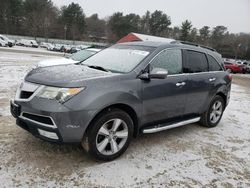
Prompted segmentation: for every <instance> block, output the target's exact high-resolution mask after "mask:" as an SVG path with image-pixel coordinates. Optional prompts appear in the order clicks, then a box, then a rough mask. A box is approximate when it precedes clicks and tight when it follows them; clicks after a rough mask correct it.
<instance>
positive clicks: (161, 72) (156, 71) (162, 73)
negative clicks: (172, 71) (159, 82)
mask: <svg viewBox="0 0 250 188" xmlns="http://www.w3.org/2000/svg"><path fill="white" fill-rule="evenodd" d="M167 76H168V71H167V70H166V69H162V68H153V70H152V71H151V72H150V73H149V78H152V79H165V78H167Z"/></svg>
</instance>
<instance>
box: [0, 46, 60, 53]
mask: <svg viewBox="0 0 250 188" xmlns="http://www.w3.org/2000/svg"><path fill="white" fill-rule="evenodd" d="M1 49H2V50H4V51H6V50H8V51H9V52H14V53H16V52H25V53H35V52H38V53H46V54H51V55H55V54H56V55H62V54H63V53H61V52H54V51H48V50H47V49H45V48H31V47H23V46H13V47H11V48H9V47H0V50H1Z"/></svg>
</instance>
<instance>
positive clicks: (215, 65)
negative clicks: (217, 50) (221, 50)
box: [207, 55, 223, 71]
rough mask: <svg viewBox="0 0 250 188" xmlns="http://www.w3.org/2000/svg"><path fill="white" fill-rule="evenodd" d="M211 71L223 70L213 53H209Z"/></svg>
mask: <svg viewBox="0 0 250 188" xmlns="http://www.w3.org/2000/svg"><path fill="white" fill-rule="evenodd" d="M207 59H208V65H209V71H222V70H223V69H222V67H221V66H220V65H219V63H218V61H216V59H215V58H213V57H212V56H211V55H207Z"/></svg>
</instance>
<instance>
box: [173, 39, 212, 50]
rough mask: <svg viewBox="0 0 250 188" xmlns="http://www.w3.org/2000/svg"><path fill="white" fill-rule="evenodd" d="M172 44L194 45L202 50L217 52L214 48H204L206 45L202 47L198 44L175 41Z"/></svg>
mask: <svg viewBox="0 0 250 188" xmlns="http://www.w3.org/2000/svg"><path fill="white" fill-rule="evenodd" d="M171 43H172V44H174V43H180V44H187V45H192V46H196V47H200V48H205V49H208V50H211V51H214V52H216V50H215V49H214V48H211V47H208V46H204V45H200V44H196V43H193V42H188V41H173V42H171Z"/></svg>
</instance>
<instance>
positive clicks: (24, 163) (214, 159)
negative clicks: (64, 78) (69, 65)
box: [0, 51, 250, 188]
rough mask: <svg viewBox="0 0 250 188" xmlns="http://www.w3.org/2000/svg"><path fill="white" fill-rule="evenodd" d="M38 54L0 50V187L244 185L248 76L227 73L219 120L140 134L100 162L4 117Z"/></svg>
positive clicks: (248, 179) (247, 174)
mask: <svg viewBox="0 0 250 188" xmlns="http://www.w3.org/2000/svg"><path fill="white" fill-rule="evenodd" d="M45 58H52V57H51V56H44V55H34V54H21V53H6V52H1V51H0V157H1V158H0V182H1V183H0V187H79V186H81V187H204V188H205V187H207V188H214V187H226V188H231V187H250V121H249V115H250V75H233V79H234V82H233V86H232V92H231V101H230V104H229V106H228V108H227V109H226V111H225V113H224V116H223V119H222V121H221V123H220V124H219V125H218V127H216V128H212V129H207V128H203V127H201V126H199V125H198V124H191V125H187V126H183V127H179V128H175V129H172V130H168V131H165V132H161V133H156V134H150V135H141V136H140V137H139V138H137V139H134V140H133V141H132V143H131V145H130V147H129V149H128V150H127V151H126V153H125V154H124V155H122V156H121V157H120V158H119V159H117V160H115V161H112V162H108V163H100V162H95V161H94V160H93V159H91V158H90V157H88V156H87V154H86V153H85V152H84V151H83V150H82V149H81V147H80V146H79V145H54V144H50V143H47V142H44V141H42V140H39V139H37V138H34V137H33V136H32V135H30V134H29V133H28V132H26V131H24V130H22V129H21V128H19V127H17V126H16V125H15V119H14V118H12V117H11V116H10V113H9V100H10V99H11V98H13V96H14V93H15V90H16V87H17V85H18V83H20V81H21V79H23V77H24V75H25V74H26V72H27V71H28V70H30V69H31V67H33V66H34V65H35V63H36V62H37V61H39V60H41V59H45ZM53 58H55V57H53Z"/></svg>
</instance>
